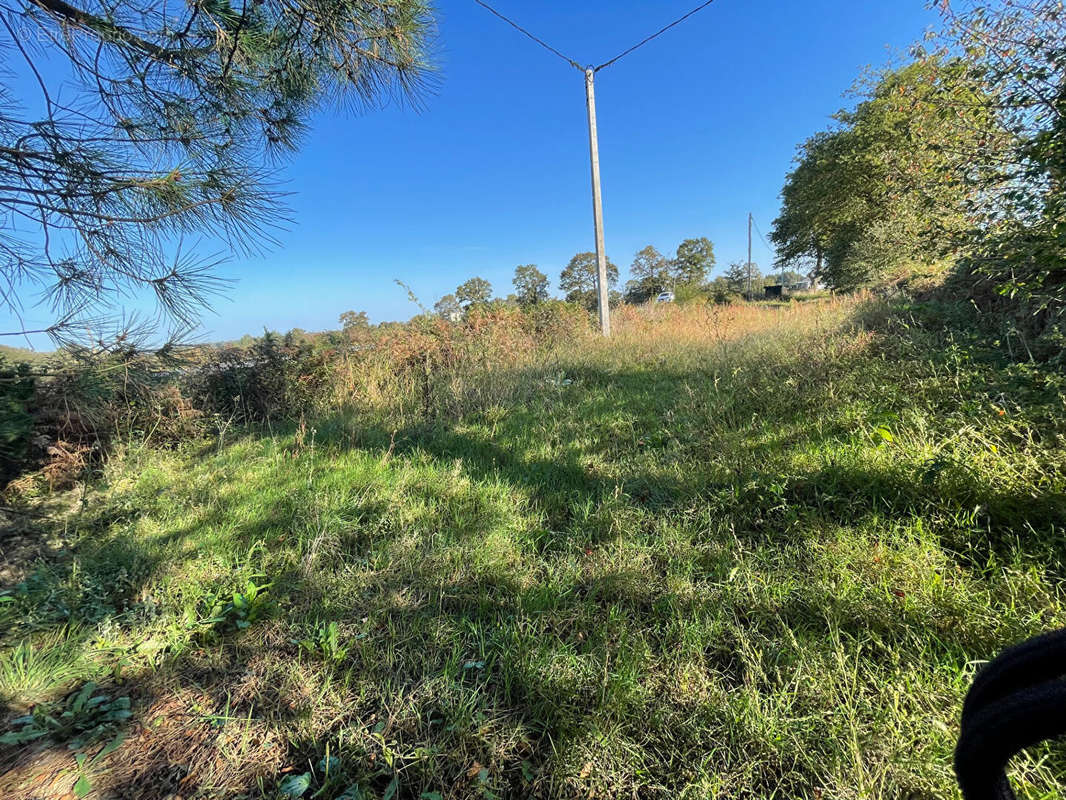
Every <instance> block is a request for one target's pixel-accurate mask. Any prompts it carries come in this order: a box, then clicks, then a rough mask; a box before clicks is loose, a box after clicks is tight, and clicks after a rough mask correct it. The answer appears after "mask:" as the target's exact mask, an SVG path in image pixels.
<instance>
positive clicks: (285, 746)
mask: <svg viewBox="0 0 1066 800" xmlns="http://www.w3.org/2000/svg"><path fill="white" fill-rule="evenodd" d="M947 323H948V321H947V320H945V319H944V318H943V317H940V316H936V315H934V314H932V312H930V311H928V310H923V309H909V310H908V309H904V310H901V309H898V308H888V307H884V306H874V305H871V304H870V302H869V301H868V300H866V299H863V298H851V299H835V300H830V301H819V302H815V301H812V302H810V303H802V304H781V305H778V306H763V305H739V306H725V307H720V306H655V307H651V308H648V309H643V310H633V309H624V310H622V311H620V312H618V313H617V314H616V316H615V318H614V327H615V330H616V335H615V336H614V337H613V338H612V339H611V340H609V341H608V340H603V339H602V338H600V337H598V336H597V335H596V334H595V332H594V331H593V330H590V329H588V328H587V327H580V328H575V329H573V330H572V331H571V332H570V333H569V334H567V335H565V336H558V337H551V338H545V339H541V340H540V341H538V342H537V343H536V345H535V346H531V345H529V343H528V341H523V340H521V339H520V338H518V337H516V338H515V340H514V342H513V346H512V345H511V344H510V343H509V342H510V341H511V339H510V338H509V337H510V336H511V334H509V333H507V331H506V330H503V329H501V328H496V329H493V328H492V326H493V325H497V324H499V325H504V324H505V323H503V322H499V323H497V322H485V323H479V324H483V327H481V328H478V329H476V330H463V329H459V330H457V331H451V330H449V331H445V332H443V333H441V332H436V333H435V332H433V331H432V330H431V331H429V332H428V333H427V332H417V331H416V332H413V333H403V332H400V333H398V334H397V335H398V337H400V339H401V341H399V342H397V343H395V344H393V345H390V346H389V347H388V348H380V349H369V350H353V353H352V354H351V358H350V360H347V361H344V362H343V363H338V364H334V365H333V367H332V369H334V370H335V371H334V372H333V375H334V379H333V380H332V381H331V382H330V383H329V384H328V386H329V392H330V394H329V400H328V401H323V402H322V403H321V405H318V406H316V407H315V408H314V409H309V410H308V413H307V414H305V418H304V419H303V421H302V423H301V422H300V421H295V422H285V421H283V420H273V421H271V422H270V423H269V424H261V425H255V426H249V427H243V428H241V427H238V428H236V429H234V430H233V431H231V432H230V433H228V434H227V437H226V438H225V440H224V441H219V440H218V439H214V440H207V439H205V440H203V441H199V442H192V443H188V444H186V445H184V446H182V447H179V448H177V449H170V450H160V449H156V448H152V447H143V446H142V447H130V448H128V449H127V450H125V451H124V452H123V453H121V454H120V456H119V457H116V458H115V459H113V460H112V461H111V462H110V463H109V464H108V466H107V469H106V474H105V476H104V480H103V482H102V483H101V484H99V485H98V486H96V487H94V488H93V490H92V492H91V494H90V496H89V498H88V503H87V504H86V506H85V507H84V508H83V510H81V511H80V512H79V513H76V514H74V515H72V516H70V517H68V518H66V519H65V520H64V522H63V524H64V526H65V530H66V534H65V540H66V541H67V543H68V546H67V548H66V550H65V551H64V552H63V553H61V554H60V555H58V556H57V557H55V558H50V559H47V560H44V561H41V562H40V563H37V564H35V565H25V566H24V568H23V570H22V582H21V583H20V584H19V585H18V586H15V587H12V589H11V590H10V593H9V594H8V595H5V598H6V601H5V602H3V603H0V627H2V629H3V630H4V633H3V638H2V640H0V641H2V642H3V647H4V648H5V650H4V651H3V652H4V655H3V656H2V658H4V659H7V660H8V661H11V660H12V659H13V658H15V656H14V655H13V654H15V653H17V652H20V651H19V648H22V651H21V652H25V651H26V648H33V652H35V653H40V654H43V653H45V652H47V651H48V649H49V648H60V647H61V648H64V649H63V650H62V652H63V653H66V654H67V655H65V656H64V659H66V661H65V663H77V664H78V665H79V669H82V670H83V671H82V672H80V673H79V674H78V679H79V680H81V679H85V678H95V679H97V680H102V681H104V682H107V681H115V680H116V679H117V680H121V681H123V682H126V683H127V684H128V685H129V688H128V690H124V691H128V692H129V694H130V696H131V697H133V699H134V708H135V711H136V712H137V715H138V716H139V719H140V720H142V721H143V723H144V726H145V727H144V729H143V730H141V729H140V728H133V729H131V730H132V732H131V735H130V737H129V738H128V739H127V740H126V742H125V743H124V744H123V746H122V747H121V748H119V749H118V750H117V751H116V752H115V753H114V754H112V755H111V756H109V758H108V766H107V773H106V775H100V776H97V778H96V779H94V781H93V785H94V786H100V787H102V789H101V790H102V791H111V792H113V793H116V794H119V793H121V792H122V791H130V790H131V789H130V787H137V788H138V790H139V791H140V792H141V796H159V797H163V796H165V795H166V794H167V793H171V794H172V793H180V794H181V795H182V796H187V797H194V796H203V797H207V796H221V797H237V796H263V797H276V796H277V792H278V790H279V787H280V786H281V785H282V781H283V779H285V778H286V777H287V776H302V775H303V774H305V773H306V774H307V776H308V781H309V782H310V786H311V788H310V789H309V790H308V793H307V796H310V795H311V794H312V793H314V792H319V793H320V794H319V795H318V796H320V797H328V796H334V797H337V796H341V795H342V794H343V793H344V792H345V791H349V794H348V795H347V796H348V797H354V796H362V797H378V798H384V797H404V798H406V797H411V798H419V797H430V798H431V797H435V796H437V795H438V794H439V795H440V796H441V797H471V798H474V797H477V798H487V797H530V796H535V797H560V798H563V797H620V796H627V797H663V798H667V797H670V798H674V797H691V798H697V797H699V798H703V797H722V798H725V797H730V798H733V797H752V798H754V797H759V798H762V797H811V798H815V797H821V798H829V797H834V798H836V797H840V798H860V797H861V798H872V797H878V798H890V797H891V798H899V797H950V796H953V795H955V792H956V790H955V789H954V784H953V779H952V774H951V749H952V746H953V742H954V736H955V733H956V730H957V718H958V713H959V709H960V705H961V699H962V696H963V694H964V692H965V690H966V687H967V685H968V683H969V681H970V679H971V678H972V676H973V674H974V671H975V669H976V668H977V666H978V665H979V664H980V663H981V662H982V660H984V659H988V658H990V657H991V656H992V655H993V654H994V653H995V652H996V651H997V650H998V649H999V648H1001V647H1003V646H1004V645H1006V644H1007V643H1009V642H1012V641H1015V640H1017V639H1019V638H1022V637H1024V636H1027V635H1030V634H1033V633H1036V632H1038V631H1041V630H1044V629H1046V628H1048V627H1052V626H1056V625H1062V624H1066V602H1064V600H1066V598H1064V597H1063V577H1064V573H1063V569H1062V564H1061V552H1062V546H1063V541H1064V539H1063V537H1064V533H1066V447H1064V442H1066V423H1064V421H1063V420H1064V416H1063V414H1062V411H1063V408H1064V397H1066V395H1064V387H1066V383H1064V381H1063V379H1062V377H1061V375H1059V374H1057V373H1053V372H1048V371H1046V370H1043V369H1037V368H1034V367H1033V366H1032V365H1030V364H1025V363H1015V362H1012V361H1011V360H1010V359H1009V358H1007V357H1005V355H1004V354H1002V353H1000V352H999V351H998V350H996V349H995V348H994V347H991V346H988V345H987V343H984V342H982V341H980V340H978V339H975V338H973V336H972V335H971V334H970V333H969V332H968V330H967V329H966V328H964V327H953V326H951V325H949V324H947ZM486 331H491V334H490V333H486ZM416 333H417V335H419V336H426V337H428V338H427V339H425V340H419V341H414V339H413V337H414V336H415V335H416ZM406 336H411V337H412V339H404V338H403V337H406ZM405 353H406V354H407V355H406V356H404V358H405V359H406V360H404V359H401V358H398V356H400V355H403V354H405ZM408 356H409V357H408ZM427 357H428V358H429V360H430V367H431V368H430V371H429V372H428V373H427V372H426V371H425V366H426V360H425V359H426V358H427ZM420 370H421V371H420ZM427 378H428V381H427ZM249 581H251V582H252V583H253V585H254V586H256V587H261V586H267V585H268V587H269V588H267V589H265V590H263V591H262V592H261V593H258V594H255V595H254V597H253V593H249V589H248V585H249ZM250 598H251V599H250ZM244 623H247V624H244ZM49 637H55V638H49ZM38 661H39V662H40V663H43V662H41V661H40V659H38ZM86 664H88V665H90V666H91V669H90V670H89V671H88V672H85V671H84V665H86ZM0 674H3V673H2V672H0ZM116 676H117V678H116ZM61 682H62V680H61V679H60V678H57V680H56V684H57V686H56V692H57V694H61V692H62V691H64V690H69V689H70V688H72V687H71V686H69V685H65V686H63V687H62V689H60V687H59V685H58V684H59V683H61ZM42 685H43V684H42ZM157 719H161V720H163V721H161V722H159V723H158V725H157V727H152V725H153V724H156V723H153V722H152V720H157ZM178 752H180V753H181V754H182V755H181V759H182V761H181V763H183V764H190V765H194V766H195V769H193V771H192V772H189V773H188V775H191V776H192V777H188V775H187V776H186V777H182V778H181V783H180V785H178V784H177V783H176V782H175V783H173V784H166V785H163V783H159V782H158V779H157V777H154V776H157V775H158V774H160V769H161V767H160V763H162V762H167V763H173V761H174V759H175V758H176V756H175V755H174V753H178ZM168 759H169V761H168ZM328 759H335V761H329V760H328ZM37 760H39V757H38V759H37ZM3 764H6V765H8V767H9V769H8V772H7V775H6V776H5V777H3V778H0V790H6V791H7V792H8V795H9V796H19V795H18V794H17V793H18V792H20V791H28V790H26V789H25V787H27V786H31V785H33V784H32V782H33V779H34V777H35V772H34V770H35V767H34V761H33V760H27V759H25V758H21V757H20V754H19V753H17V752H6V753H0V765H3ZM326 767H328V769H327V768H326ZM1064 770H1066V758H1064V757H1063V753H1062V752H1061V751H1060V750H1056V749H1055V748H1052V747H1045V748H1039V749H1037V750H1036V751H1034V752H1032V753H1030V754H1028V755H1027V756H1026V757H1024V758H1023V759H1020V760H1019V761H1018V763H1017V764H1015V765H1014V767H1013V773H1012V774H1013V777H1014V779H1015V781H1016V785H1017V786H1019V787H1020V790H1021V792H1022V794H1023V795H1024V796H1026V797H1050V796H1059V795H1060V794H1061V793H1062V792H1063V790H1064V788H1066V783H1064V782H1063V778H1062V775H1064V774H1066V772H1064ZM193 773H195V774H193ZM186 778H187V779H186ZM353 786H354V787H356V789H351V788H350V787H353ZM356 792H358V794H356ZM153 793H155V794H153ZM435 793H436V794H435Z"/></svg>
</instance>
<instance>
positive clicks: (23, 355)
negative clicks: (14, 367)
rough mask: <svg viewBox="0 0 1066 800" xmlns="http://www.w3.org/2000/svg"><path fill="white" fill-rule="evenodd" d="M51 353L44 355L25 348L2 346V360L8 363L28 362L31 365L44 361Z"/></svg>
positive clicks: (0, 352) (0, 356)
mask: <svg viewBox="0 0 1066 800" xmlns="http://www.w3.org/2000/svg"><path fill="white" fill-rule="evenodd" d="M50 355H52V354H51V353H42V352H40V351H37V350H29V349H27V348H24V347H8V346H6V345H2V344H0V359H4V360H6V361H28V362H30V363H33V362H36V361H44V360H45V359H46V358H48V357H49V356H50Z"/></svg>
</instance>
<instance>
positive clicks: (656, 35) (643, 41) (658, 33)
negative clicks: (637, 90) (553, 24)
mask: <svg viewBox="0 0 1066 800" xmlns="http://www.w3.org/2000/svg"><path fill="white" fill-rule="evenodd" d="M475 2H479V0H475ZM713 2H714V0H707V2H706V3H704V4H702V5H700V6H697V7H696V8H694V9H692V10H691V11H689V12H688V13H687V14H685V15H684V16H682V17H678V18H677V19H675V20H674V21H673V22H671V23H670V24H669V25H667V26H666V27H665V28H660V29H659V30H657V31H656V32H655V33H653V34H652V35H651V36H649V37H647V38H646V39H641V40H640V41H639V42H637V43H636V44H635V45H633V46H632V47H630V48H629V49H628V50H623V51H622V52H621V53H619V54H618V55H616V56H615V57H614V58H612V59H611V60H610V61H605V62H603V63H602V64H600V65H599V66H598V67H596V70H595V71H596V72H599V71H600V70H601V69H605V68H607V67H609V66H611V64H613V63H614V62H616V61H618V60H619V59H622V58H625V57H626V56H628V55H629V54H630V53H632V52H633V51H634V50H639V49H640V48H641V47H643V46H644V45H646V44H647V43H648V42H650V41H651V40H652V39H657V38H659V37H660V36H662V35H663V34H664V33H666V32H667V31H668V30H670V29H671V28H673V27H676V26H678V25H680V24H681V23H682V22H684V21H685V20H686V19H688V18H689V17H691V16H692V15H693V14H695V13H697V12H699V11H703V9H705V8H707V6H709V5H710V4H711V3H713Z"/></svg>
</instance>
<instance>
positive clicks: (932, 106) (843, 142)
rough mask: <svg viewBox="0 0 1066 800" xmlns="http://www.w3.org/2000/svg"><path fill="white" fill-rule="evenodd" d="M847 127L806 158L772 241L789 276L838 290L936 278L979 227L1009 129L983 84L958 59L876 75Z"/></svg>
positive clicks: (785, 197) (844, 116) (813, 145)
mask: <svg viewBox="0 0 1066 800" xmlns="http://www.w3.org/2000/svg"><path fill="white" fill-rule="evenodd" d="M863 97H864V99H863V100H862V101H861V102H860V103H859V104H858V105H857V106H856V108H855V109H854V110H852V111H841V112H839V113H838V114H837V115H836V119H837V120H838V123H839V124H838V126H837V127H835V128H834V129H832V130H830V131H826V132H823V133H820V134H817V135H815V136H814V137H812V138H811V139H809V140H808V141H807V142H805V143H804V144H803V145H802V146H801V147H800V149H799V154H798V156H797V163H796V167H795V169H793V171H792V172H791V173H789V175H788V177H787V179H786V182H785V187H784V189H783V190H782V194H781V197H782V201H783V202H782V210H781V214H780V216H779V217H778V218H777V219H776V220H775V221H774V225H773V230H772V232H771V239H772V240H773V241H774V243H775V244H776V246H777V248H778V265H779V266H796V267H801V268H802V267H804V266H810V265H811V263H812V262H813V264H814V268H813V273H814V274H813V277H821V278H822V279H823V280H824V281H825V282H826V283H827V284H828V285H829V286H831V287H832V288H836V289H850V288H854V287H857V286H863V285H867V284H871V283H876V282H881V281H886V280H890V279H894V278H896V277H899V276H905V275H906V274H908V273H909V272H910V271H912V270H914V269H916V268H918V269H923V268H928V267H931V266H933V265H935V263H936V262H937V261H938V260H939V259H941V258H942V257H943V256H944V255H945V253H946V252H947V251H948V250H950V249H952V247H953V246H954V243H956V242H958V241H959V240H960V239H961V238H962V237H964V236H965V235H966V234H967V232H968V231H969V230H970V229H971V228H972V226H973V224H974V219H973V216H972V214H970V213H968V212H969V208H970V204H971V200H972V198H973V197H974V196H975V195H976V194H979V193H980V192H981V191H982V186H983V185H984V184H985V180H986V176H987V174H988V172H989V171H990V170H991V168H990V167H989V166H988V164H986V163H985V162H984V161H982V160H977V161H975V160H973V159H972V158H971V157H970V156H968V155H966V154H973V153H975V152H977V151H978V150H981V149H994V148H995V146H996V142H997V141H998V140H999V139H1000V138H1001V129H1000V127H999V126H998V125H997V124H996V122H995V119H994V116H993V115H992V113H991V105H990V103H989V98H988V96H987V94H986V92H985V87H984V84H983V82H982V81H981V80H980V79H979V78H977V77H975V75H974V73H973V70H972V69H971V68H970V67H968V66H967V65H966V64H965V63H964V62H962V61H959V60H957V59H946V60H945V59H939V58H924V59H920V60H918V61H916V62H914V63H912V64H909V65H907V66H905V67H903V68H901V69H898V70H886V71H884V72H882V73H880V74H878V75H875V76H873V78H872V79H870V80H868V81H867V85H866V86H865V88H864V89H863Z"/></svg>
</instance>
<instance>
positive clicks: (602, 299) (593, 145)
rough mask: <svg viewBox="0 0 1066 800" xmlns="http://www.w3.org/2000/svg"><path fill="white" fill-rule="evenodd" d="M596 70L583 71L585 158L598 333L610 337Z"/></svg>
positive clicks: (587, 69)
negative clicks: (589, 189) (588, 168)
mask: <svg viewBox="0 0 1066 800" xmlns="http://www.w3.org/2000/svg"><path fill="white" fill-rule="evenodd" d="M595 76H596V70H594V69H593V68H592V67H587V68H586V69H585V102H586V105H587V106H588V112H589V157H590V160H591V161H592V221H593V223H594V224H595V226H596V290H597V292H598V300H599V308H600V332H601V333H603V335H604V336H610V335H611V309H610V305H609V303H608V295H607V252H606V250H605V248H604V244H603V200H602V198H601V196H600V145H599V142H598V141H597V138H596V87H595V83H594V82H595Z"/></svg>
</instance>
